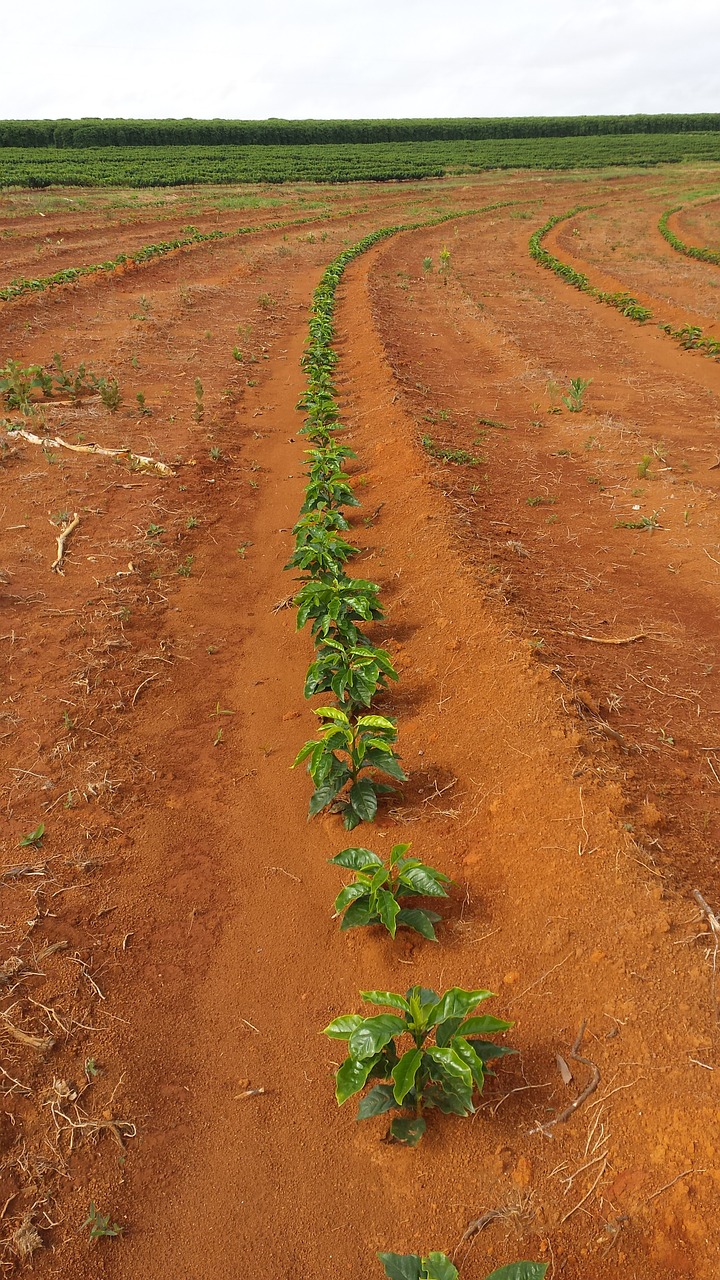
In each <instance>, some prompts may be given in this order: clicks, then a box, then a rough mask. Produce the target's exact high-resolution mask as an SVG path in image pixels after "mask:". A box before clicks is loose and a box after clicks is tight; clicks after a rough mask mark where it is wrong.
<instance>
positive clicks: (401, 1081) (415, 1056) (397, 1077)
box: [392, 1049, 423, 1103]
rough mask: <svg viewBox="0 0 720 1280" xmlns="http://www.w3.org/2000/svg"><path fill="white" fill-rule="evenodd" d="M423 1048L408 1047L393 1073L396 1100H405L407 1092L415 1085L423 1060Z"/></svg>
mask: <svg viewBox="0 0 720 1280" xmlns="http://www.w3.org/2000/svg"><path fill="white" fill-rule="evenodd" d="M422 1056H423V1055H422V1049H408V1051H407V1053H404V1054H403V1056H402V1058H401V1059H400V1061H399V1062H398V1064H397V1066H396V1067H395V1069H394V1071H393V1073H392V1080H393V1095H394V1097H395V1101H396V1102H399V1103H402V1102H404V1100H405V1098H406V1096H407V1094H408V1093H409V1092H410V1090H411V1089H412V1088H414V1086H415V1077H416V1075H417V1073H418V1069H419V1067H420V1063H421V1062H422Z"/></svg>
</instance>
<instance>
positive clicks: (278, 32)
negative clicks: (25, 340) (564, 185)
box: [0, 0, 720, 119]
mask: <svg viewBox="0 0 720 1280" xmlns="http://www.w3.org/2000/svg"><path fill="white" fill-rule="evenodd" d="M2 8H3V12H2V53H3V57H2V64H1V73H0V118H3V119H38V118H45V117H49V118H54V117H59V116H70V117H77V116H135V117H161V118H166V117H173V116H197V117H200V118H208V117H213V116H221V117H230V118H234V119H264V118H266V117H268V116H281V117H285V118H290V119H292V118H308V117H315V118H319V119H322V118H325V119H327V118H333V117H341V118H342V117H388V116H512V115H581V114H593V113H606V114H616V113H624V112H635V111H647V112H657V111H720V70H719V68H720V56H719V55H720V3H719V0H695V2H694V3H693V4H692V6H689V7H688V8H687V9H686V8H685V6H683V5H682V4H681V3H680V0H622V2H618V0H432V2H431V0H255V2H254V3H249V0H122V3H120V2H119V0H63V2H62V3H60V4H58V3H57V0H30V2H29V3H27V7H26V4H22V3H11V2H10V0H5V4H4V5H3V6H2Z"/></svg>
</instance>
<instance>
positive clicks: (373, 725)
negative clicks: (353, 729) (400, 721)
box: [358, 716, 397, 733]
mask: <svg viewBox="0 0 720 1280" xmlns="http://www.w3.org/2000/svg"><path fill="white" fill-rule="evenodd" d="M358 728H360V729H390V730H392V732H393V733H395V731H396V728H397V726H396V724H395V722H394V721H393V720H388V719H386V717H385V716H360V717H359V719H358Z"/></svg>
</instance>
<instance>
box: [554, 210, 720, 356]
mask: <svg viewBox="0 0 720 1280" xmlns="http://www.w3.org/2000/svg"><path fill="white" fill-rule="evenodd" d="M589 207H590V206H589V205H578V206H577V207H576V208H575V209H570V211H569V212H568V213H561V214H557V215H556V216H555V217H553V218H549V219H548V221H547V222H546V223H545V225H544V226H542V227H538V229H537V231H534V232H533V234H532V235H531V237H530V255H531V257H533V258H534V259H535V261H536V262H539V263H540V266H541V267H547V268H548V269H549V270H550V271H554V272H555V274H556V275H558V276H560V278H561V280H564V281H565V282H566V283H567V284H571V285H573V286H574V287H575V288H576V289H580V291H581V292H582V293H587V294H588V295H589V296H590V297H591V298H596V299H597V301H598V302H604V303H606V304H607V305H608V306H610V307H615V308H616V310H618V311H619V312H620V313H621V314H622V315H624V316H627V317H628V319H629V320H637V321H638V322H639V323H640V324H644V322H645V321H646V320H652V315H653V313H652V311H651V310H650V308H649V307H644V306H642V304H641V303H639V302H638V300H637V298H633V296H632V294H630V293H625V292H623V291H619V292H617V293H606V292H605V291H604V290H603V289H598V288H596V286H595V285H594V284H592V283H591V282H590V280H589V279H588V277H587V276H586V275H583V273H582V272H581V271H576V270H575V268H574V267H571V266H570V264H569V263H568V262H562V261H561V259H560V258H556V257H555V256H554V255H553V254H552V253H549V252H548V250H547V249H544V248H543V244H542V242H543V239H544V237H545V236H546V235H547V234H548V232H549V231H552V229H553V227H556V226H557V225H558V223H559V222H566V221H567V219H568V218H573V217H574V216H575V214H577V213H583V212H584V211H585V210H586V209H588V208H589ZM671 212H673V210H669V211H668V214H669V213H671ZM671 234H672V233H671ZM718 259H720V254H718ZM658 328H659V329H661V330H662V332H663V333H666V334H667V335H668V337H670V338H672V339H673V341H674V342H679V343H680V346H681V347H683V348H684V349H685V350H686V351H700V352H702V354H703V355H706V356H710V357H711V358H712V359H715V360H717V359H720V341H719V340H718V339H717V338H711V337H709V336H708V335H707V334H704V333H703V331H702V329H700V328H698V327H697V326H696V325H688V324H686V325H682V326H681V328H679V329H674V328H673V326H672V325H671V324H663V323H662V322H661V321H658Z"/></svg>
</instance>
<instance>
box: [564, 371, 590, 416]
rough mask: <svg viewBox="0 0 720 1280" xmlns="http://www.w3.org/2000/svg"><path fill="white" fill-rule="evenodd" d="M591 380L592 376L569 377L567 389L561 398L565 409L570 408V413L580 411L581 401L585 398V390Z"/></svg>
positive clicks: (581, 407)
mask: <svg viewBox="0 0 720 1280" xmlns="http://www.w3.org/2000/svg"><path fill="white" fill-rule="evenodd" d="M591 382H592V378H571V379H570V386H569V387H568V389H567V391H566V392H565V395H564V396H563V398H562V402H563V404H564V405H565V407H566V409H569V410H570V413H581V412H582V409H583V402H584V399H585V392H586V391H587V389H588V387H589V386H590V383H591Z"/></svg>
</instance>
